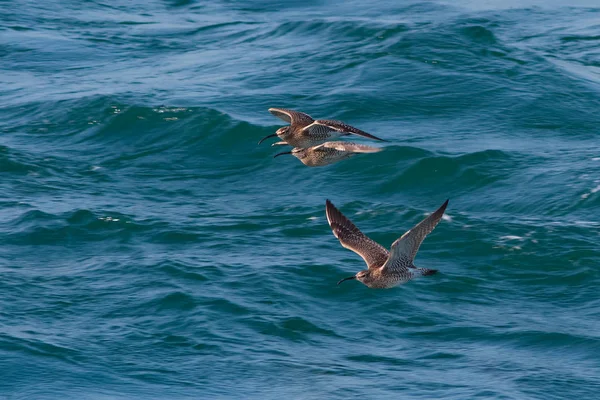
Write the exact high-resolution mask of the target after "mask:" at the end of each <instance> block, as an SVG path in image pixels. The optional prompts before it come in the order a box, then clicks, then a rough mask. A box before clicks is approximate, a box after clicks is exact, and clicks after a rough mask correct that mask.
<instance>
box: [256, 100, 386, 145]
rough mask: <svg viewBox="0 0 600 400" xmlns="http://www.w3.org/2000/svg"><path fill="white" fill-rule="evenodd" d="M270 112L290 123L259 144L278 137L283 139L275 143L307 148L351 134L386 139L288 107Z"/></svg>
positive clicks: (270, 109)
mask: <svg viewBox="0 0 600 400" xmlns="http://www.w3.org/2000/svg"><path fill="white" fill-rule="evenodd" d="M269 112H270V113H271V114H273V115H274V116H276V117H278V118H281V119H282V120H284V121H285V122H288V123H289V124H290V125H289V126H284V127H281V128H279V129H277V132H275V133H274V134H272V135H268V136H265V137H264V138H262V139H261V140H260V142H258V144H261V143H262V142H263V141H264V140H265V139H267V138H270V137H278V138H279V139H281V140H282V141H281V142H277V143H275V144H274V145H285V144H288V145H290V146H293V147H300V148H306V147H311V146H316V145H318V144H321V143H324V142H326V141H328V140H331V139H336V138H338V137H340V136H345V135H350V134H354V135H359V136H363V137H366V138H369V139H374V140H380V141H384V140H383V139H379V138H378V137H376V136H373V135H371V134H370V133H367V132H364V131H361V130H360V129H358V128H355V127H353V126H350V125H346V124H345V123H343V122H341V121H331V120H325V119H318V120H314V119H312V118H311V117H310V115H308V114H305V113H303V112H299V111H293V110H288V109H286V108H269Z"/></svg>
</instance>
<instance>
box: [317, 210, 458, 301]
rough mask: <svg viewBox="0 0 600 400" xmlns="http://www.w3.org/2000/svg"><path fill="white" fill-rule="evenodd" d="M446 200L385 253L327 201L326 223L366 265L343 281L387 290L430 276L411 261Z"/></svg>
mask: <svg viewBox="0 0 600 400" xmlns="http://www.w3.org/2000/svg"><path fill="white" fill-rule="evenodd" d="M447 206H448V200H446V202H444V204H442V206H441V207H440V208H438V209H437V210H436V211H435V212H433V213H432V214H431V215H429V216H428V217H427V218H425V219H424V220H422V221H421V222H419V223H418V224H417V225H415V226H414V227H413V228H412V229H410V230H409V231H407V232H406V233H405V234H404V235H402V236H401V237H400V238H399V239H397V240H396V241H395V242H394V243H393V244H392V248H391V251H390V252H388V251H387V250H386V249H385V248H383V246H381V245H380V244H378V243H377V242H375V241H373V240H372V239H370V238H369V237H367V236H366V235H365V234H364V233H362V232H361V231H360V229H358V228H357V227H356V225H354V224H353V223H352V221H350V220H349V219H348V218H346V216H344V214H342V213H341V212H340V211H339V210H338V209H337V208H335V206H334V205H333V204H332V203H331V202H330V201H329V200H327V201H326V214H327V221H328V222H329V226H331V230H332V231H333V234H334V235H335V237H336V238H338V239H339V241H340V243H341V244H342V246H344V247H345V248H347V249H350V250H352V251H354V252H355V253H356V254H358V255H359V256H361V257H362V258H363V260H365V262H366V263H367V266H368V269H366V270H363V271H360V272H358V273H357V274H356V275H354V276H351V277H348V278H344V279H342V280H340V281H339V282H338V285H339V284H340V283H342V282H343V281H345V280H349V279H356V280H358V281H360V282H362V283H363V284H365V285H366V286H368V287H370V288H376V289H387V288H391V287H394V286H397V285H400V284H402V283H406V282H408V281H409V280H411V279H412V278H414V277H416V276H421V275H433V274H435V273H436V272H437V270H434V269H427V268H417V267H415V266H414V264H413V261H414V259H415V256H416V254H417V251H418V250H419V247H420V246H421V243H422V242H423V240H424V239H425V237H426V236H427V235H428V234H429V233H430V232H431V231H432V230H433V229H434V228H435V227H436V225H437V224H438V222H439V221H440V219H441V218H442V216H443V215H444V211H445V210H446V207H447Z"/></svg>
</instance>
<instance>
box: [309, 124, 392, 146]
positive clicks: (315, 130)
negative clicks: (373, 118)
mask: <svg viewBox="0 0 600 400" xmlns="http://www.w3.org/2000/svg"><path fill="white" fill-rule="evenodd" d="M304 131H306V132H308V133H309V134H310V135H317V136H318V135H323V134H326V133H327V132H331V131H337V132H342V133H346V134H350V133H352V134H354V135H358V136H363V137H366V138H369V139H374V140H380V141H382V142H384V140H383V139H380V138H378V137H377V136H373V135H371V134H370V133H367V132H365V131H361V130H360V129H358V128H355V127H353V126H350V125H347V124H345V123H343V122H341V121H331V120H325V119H318V120H316V121H314V122H313V123H311V124H310V125H308V126H306V127H305V128H304Z"/></svg>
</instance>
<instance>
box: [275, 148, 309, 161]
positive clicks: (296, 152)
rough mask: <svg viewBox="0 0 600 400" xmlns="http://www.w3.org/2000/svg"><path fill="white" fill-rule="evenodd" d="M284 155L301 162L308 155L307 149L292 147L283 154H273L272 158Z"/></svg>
mask: <svg viewBox="0 0 600 400" xmlns="http://www.w3.org/2000/svg"><path fill="white" fill-rule="evenodd" d="M284 154H291V155H293V156H294V157H296V158H297V159H299V160H302V159H303V158H305V157H306V156H307V155H308V149H302V148H300V147H294V148H293V149H292V151H284V152H283V153H278V154H275V155H274V156H273V158H275V157H279V156H282V155H284Z"/></svg>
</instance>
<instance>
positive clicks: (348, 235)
mask: <svg viewBox="0 0 600 400" xmlns="http://www.w3.org/2000/svg"><path fill="white" fill-rule="evenodd" d="M325 204H326V207H325V210H326V213H327V222H329V226H330V227H331V230H332V231H333V235H334V236H335V237H336V238H338V239H339V241H340V243H341V244H342V246H344V247H345V248H347V249H349V250H352V251H353V252H355V253H356V254H358V255H359V256H361V257H362V258H363V260H365V262H366V263H367V266H368V267H369V268H378V267H381V266H382V265H383V263H385V260H387V258H388V256H389V253H388V251H387V250H386V249H385V248H383V246H381V245H380V244H379V243H377V242H375V241H373V240H371V239H370V238H369V237H367V236H366V235H365V234H364V233H362V232H361V231H360V229H358V228H357V227H356V225H354V224H353V223H352V221H350V220H349V219H348V218H346V216H344V214H342V213H341V212H340V211H339V210H338V209H337V208H335V206H334V205H333V204H332V203H331V202H330V201H329V200H327V201H326V203H325Z"/></svg>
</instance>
